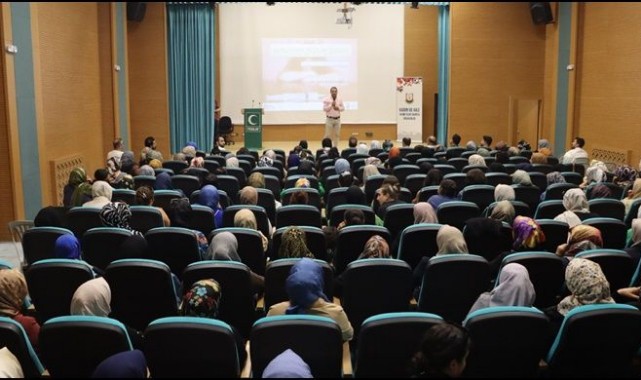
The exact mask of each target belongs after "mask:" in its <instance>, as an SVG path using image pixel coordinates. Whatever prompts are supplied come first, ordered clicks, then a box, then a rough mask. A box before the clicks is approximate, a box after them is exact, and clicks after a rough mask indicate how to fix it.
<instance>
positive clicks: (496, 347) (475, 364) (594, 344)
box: [0, 304, 641, 378]
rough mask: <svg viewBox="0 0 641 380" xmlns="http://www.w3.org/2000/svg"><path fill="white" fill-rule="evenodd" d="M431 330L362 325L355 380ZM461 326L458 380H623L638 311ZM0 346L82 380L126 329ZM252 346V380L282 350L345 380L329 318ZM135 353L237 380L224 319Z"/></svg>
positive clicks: (381, 318) (399, 365) (108, 324)
mask: <svg viewBox="0 0 641 380" xmlns="http://www.w3.org/2000/svg"><path fill="white" fill-rule="evenodd" d="M439 323H443V318H442V317H441V316H439V315H437V314H433V313H422V312H400V313H383V314H378V315H375V316H372V317H370V318H368V319H366V320H365V321H364V322H363V323H362V326H361V337H360V340H359V342H358V344H357V348H356V350H355V354H354V356H353V357H352V360H353V363H354V373H353V375H354V377H357V378H367V377H386V378H390V377H394V378H399V377H408V376H409V375H410V373H409V372H408V368H409V364H410V362H411V359H412V357H413V355H414V354H415V353H416V352H417V351H418V350H419V349H420V344H421V340H422V338H423V336H424V335H425V332H426V331H427V330H428V329H429V328H431V327H432V326H434V325H436V324H439ZM463 324H464V326H465V327H466V329H467V330H468V332H469V335H470V340H471V341H472V345H471V348H470V352H469V356H468V358H467V366H466V369H465V373H464V376H465V377H519V378H522V377H539V376H540V375H541V371H540V362H541V361H542V360H545V362H546V364H547V365H548V370H547V374H546V375H547V376H554V377H556V376H560V377H565V376H580V377H582V376H594V375H598V376H599V377H604V376H605V377H629V376H631V375H632V374H633V372H632V371H633V359H634V357H635V356H636V354H637V352H638V350H639V346H640V345H641V312H640V311H639V310H638V309H636V308H634V307H632V306H629V305H621V304H601V305H586V306H579V307H577V308H575V309H573V310H572V311H570V312H569V313H568V314H567V316H566V317H565V319H564V321H563V324H562V327H561V329H560V331H559V332H558V333H557V335H556V336H553V337H550V336H549V328H548V319H547V317H546V316H545V315H544V314H543V313H542V312H541V311H539V310H537V309H535V308H526V307H490V308H486V309H482V310H478V311H476V312H474V313H472V314H471V315H470V316H468V318H467V319H466V320H465V321H464V322H463ZM0 339H2V341H3V342H2V343H5V344H7V345H8V346H9V347H10V349H11V350H12V352H14V353H16V356H17V357H18V359H19V361H20V362H21V364H22V367H23V369H24V370H25V375H26V376H28V377H40V376H41V375H42V373H43V370H44V366H43V364H42V363H41V361H40V358H42V362H43V363H45V365H46V368H47V370H48V372H49V374H50V375H51V376H53V377H89V376H90V375H91V374H92V372H93V370H94V369H95V368H96V366H97V365H98V364H99V363H100V362H102V361H103V360H104V359H106V358H107V357H109V356H111V355H113V354H115V353H118V352H123V351H129V350H132V346H131V343H130V341H129V336H128V334H127V330H126V328H125V327H124V326H123V325H122V324H121V323H120V322H118V321H116V320H113V319H110V318H101V317H59V318H55V319H53V320H50V321H48V322H47V323H45V324H44V325H43V326H42V329H41V334H40V344H41V354H40V358H39V357H38V356H36V355H35V354H34V353H33V350H32V349H31V346H30V344H29V341H28V339H27V338H26V334H25V333H24V330H22V327H21V326H20V325H19V324H18V323H16V322H15V321H13V320H11V319H9V318H0ZM552 339H553V343H552V344H551V345H550V342H551V341H552ZM250 342H251V344H250V355H249V357H250V359H249V360H250V361H251V371H252V377H261V376H262V373H263V371H264V370H265V368H266V367H267V365H268V364H269V362H270V361H271V360H272V359H273V358H275V357H276V356H277V355H279V354H280V353H282V352H283V351H285V350H287V349H291V350H293V351H294V352H295V353H296V354H297V355H299V356H300V357H301V358H302V359H303V361H304V362H305V363H307V364H308V365H309V368H310V371H311V373H312V375H313V377H335V378H336V377H338V378H340V377H342V376H343V375H344V373H343V371H342V364H343V363H342V358H343V347H344V346H343V342H342V339H341V332H340V328H339V327H338V325H337V324H336V322H334V321H333V320H331V319H329V318H325V317H317V316H310V315H285V316H272V317H265V318H262V319H260V320H258V321H256V323H255V324H254V325H253V326H252V330H251V334H250ZM176 347H180V348H181V349H178V350H176ZM143 352H144V354H145V358H146V360H147V365H148V368H149V371H150V374H151V376H152V377H179V376H180V377H232V378H238V377H240V370H241V368H240V366H241V363H239V359H238V357H237V354H236V352H237V347H236V341H235V339H234V335H233V331H232V329H231V327H230V326H229V325H228V324H226V323H225V322H222V321H218V320H211V319H205V318H193V317H170V318H160V319H157V320H154V321H153V322H152V323H150V324H149V326H148V327H147V329H146V330H145V337H144V348H143ZM69 358H73V360H70V359H69ZM382 358H384V359H383V360H382Z"/></svg>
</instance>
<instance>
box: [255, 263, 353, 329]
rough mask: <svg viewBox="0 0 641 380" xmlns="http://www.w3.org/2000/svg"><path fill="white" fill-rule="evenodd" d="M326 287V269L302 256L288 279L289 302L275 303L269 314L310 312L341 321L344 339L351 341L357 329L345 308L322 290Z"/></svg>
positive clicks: (339, 322) (340, 325)
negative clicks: (324, 275) (333, 301)
mask: <svg viewBox="0 0 641 380" xmlns="http://www.w3.org/2000/svg"><path fill="white" fill-rule="evenodd" d="M323 288H324V280H323V268H322V267H321V266H320V264H318V263H316V262H315V261H314V260H311V259H308V258H303V259H301V260H300V261H299V262H297V263H296V264H294V266H292V269H291V271H290V272H289V276H288V277H287V280H286V282H285V290H286V291H287V295H288V296H289V301H285V302H281V303H278V304H275V305H272V306H271V307H270V308H269V311H268V312H267V316H272V315H284V314H291V315H295V314H308V315H317V316H320V317H328V318H331V319H333V320H334V321H336V323H338V326H339V327H340V329H341V332H342V336H343V341H349V340H351V339H352V337H353V336H354V329H353V328H352V325H351V323H350V322H349V319H348V318H347V315H346V314H345V311H344V310H343V308H342V307H341V306H339V305H337V304H335V303H332V302H330V300H329V299H328V298H327V296H326V295H325V294H324V293H323Z"/></svg>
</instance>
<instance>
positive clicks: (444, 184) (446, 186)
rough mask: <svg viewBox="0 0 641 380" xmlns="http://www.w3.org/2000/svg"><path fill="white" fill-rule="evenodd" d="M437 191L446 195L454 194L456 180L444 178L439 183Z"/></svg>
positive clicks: (453, 195) (452, 195)
mask: <svg viewBox="0 0 641 380" xmlns="http://www.w3.org/2000/svg"><path fill="white" fill-rule="evenodd" d="M438 193H439V194H440V195H444V196H446V197H455V196H456V182H454V181H453V180H451V179H444V180H442V181H441V184H440V185H439V189H438Z"/></svg>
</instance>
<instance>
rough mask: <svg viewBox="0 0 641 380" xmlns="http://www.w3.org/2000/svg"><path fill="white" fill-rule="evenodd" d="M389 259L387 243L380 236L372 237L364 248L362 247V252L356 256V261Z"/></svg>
mask: <svg viewBox="0 0 641 380" xmlns="http://www.w3.org/2000/svg"><path fill="white" fill-rule="evenodd" d="M388 258H390V254H389V245H388V244H387V241H385V239H384V238H383V237H382V236H380V235H373V236H372V237H370V238H369V239H368V240H367V242H365V246H364V247H363V252H361V254H360V255H359V256H358V259H359V260H360V259H388Z"/></svg>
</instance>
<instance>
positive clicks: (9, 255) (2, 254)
mask: <svg viewBox="0 0 641 380" xmlns="http://www.w3.org/2000/svg"><path fill="white" fill-rule="evenodd" d="M18 249H19V250H20V257H22V246H20V247H19V248H18ZM17 255H18V252H17V251H16V247H15V245H14V244H13V242H11V241H3V242H0V261H6V262H9V263H10V264H11V266H12V267H14V268H19V265H18V263H19V260H18V256H17Z"/></svg>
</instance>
